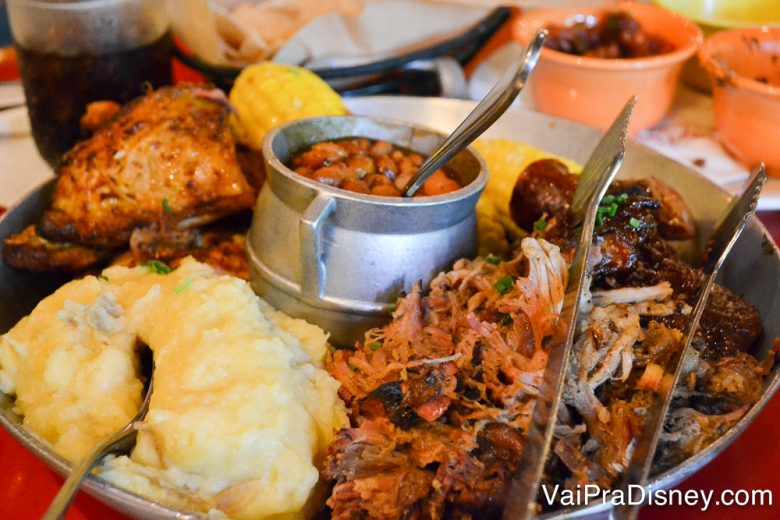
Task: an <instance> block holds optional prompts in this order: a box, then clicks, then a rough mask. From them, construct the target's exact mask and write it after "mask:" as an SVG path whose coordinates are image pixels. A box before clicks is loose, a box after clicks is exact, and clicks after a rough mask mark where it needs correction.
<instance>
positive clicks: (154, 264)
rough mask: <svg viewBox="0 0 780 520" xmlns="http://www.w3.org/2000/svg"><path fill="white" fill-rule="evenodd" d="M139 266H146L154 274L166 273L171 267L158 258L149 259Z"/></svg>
mask: <svg viewBox="0 0 780 520" xmlns="http://www.w3.org/2000/svg"><path fill="white" fill-rule="evenodd" d="M141 267H146V268H147V269H149V270H150V271H151V272H153V273H155V274H168V273H170V272H171V268H170V267H168V266H167V265H166V264H165V262H160V261H159V260H149V261H148V262H144V263H142V264H141Z"/></svg>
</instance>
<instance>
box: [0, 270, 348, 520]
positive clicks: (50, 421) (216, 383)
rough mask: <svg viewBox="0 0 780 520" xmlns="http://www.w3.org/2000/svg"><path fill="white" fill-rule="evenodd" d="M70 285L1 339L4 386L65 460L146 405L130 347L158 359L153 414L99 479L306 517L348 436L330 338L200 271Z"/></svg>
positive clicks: (111, 276)
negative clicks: (126, 453)
mask: <svg viewBox="0 0 780 520" xmlns="http://www.w3.org/2000/svg"><path fill="white" fill-rule="evenodd" d="M103 275H104V276H105V278H107V280H106V279H102V280H99V279H97V278H95V277H87V278H85V279H83V280H78V281H74V282H71V283H69V284H67V285H66V286H64V287H63V288H62V289H60V290H59V291H57V292H56V293H55V294H54V295H52V296H50V297H49V298H47V299H45V300H44V301H43V302H41V304H39V306H38V307H37V308H36V309H35V310H34V311H33V313H32V314H31V315H30V316H29V317H27V318H25V319H24V320H22V321H21V322H20V323H19V324H18V325H17V326H16V327H14V329H12V330H11V331H10V332H9V333H8V334H6V335H5V336H4V337H3V338H2V339H0V385H2V386H1V387H0V388H1V389H2V390H3V391H4V392H7V393H15V394H16V396H17V401H16V404H17V408H18V410H19V412H20V413H21V414H23V415H24V417H25V425H26V426H27V427H28V428H29V429H30V430H32V431H34V432H35V433H37V434H39V435H41V436H42V437H44V438H45V439H46V440H48V441H49V442H51V443H52V444H53V445H54V447H55V449H56V450H57V451H58V452H59V453H61V454H63V455H64V456H66V457H68V458H70V459H76V458H78V457H80V456H82V455H83V454H84V453H85V452H86V451H87V450H88V449H89V448H90V447H91V446H93V445H94V444H95V443H96V442H97V440H98V439H100V437H102V436H103V435H105V434H106V433H108V432H111V431H114V430H117V429H119V428H121V427H122V426H123V425H124V424H125V423H126V422H128V421H129V420H130V418H132V416H133V415H134V413H135V411H136V410H137V409H138V406H139V404H140V400H141V392H142V385H141V383H140V381H139V379H138V375H137V374H138V367H137V363H138V362H137V360H136V344H137V343H138V342H142V343H145V344H147V345H149V346H150V347H151V349H152V351H153V352H154V359H155V382H154V393H153V394H152V400H151V405H150V409H149V413H148V415H147V417H146V419H145V420H144V421H143V423H142V424H141V425H140V427H139V435H138V443H137V446H136V448H135V450H134V451H133V453H132V454H131V456H130V457H129V458H128V457H119V458H115V459H111V460H109V461H108V462H107V463H106V464H104V466H103V467H102V468H101V476H103V477H104V478H106V479H108V480H110V481H113V482H114V483H117V484H119V485H121V486H124V487H128V488H130V489H131V490H133V491H135V492H137V493H140V494H145V495H151V496H152V497H154V498H156V499H158V500H161V501H164V502H167V503H169V504H172V505H174V506H178V507H185V508H188V509H195V510H199V511H210V510H215V511H214V512H217V511H219V512H222V513H224V514H225V515H227V516H230V517H234V518H265V517H269V516H273V515H281V516H293V517H295V516H301V515H302V514H303V513H304V512H306V511H308V510H309V509H308V508H310V507H312V504H311V501H310V499H311V497H312V496H313V494H314V490H315V487H316V484H317V482H318V478H319V473H318V470H317V468H316V465H315V464H316V463H317V462H318V461H319V460H321V458H322V456H323V453H324V450H325V449H326V447H327V446H328V444H329V443H330V441H331V438H332V435H333V433H334V431H335V430H337V429H339V428H341V427H342V426H344V425H346V422H347V419H346V413H345V409H344V405H343V403H342V402H341V401H340V400H339V399H338V397H337V390H338V386H339V385H338V383H337V382H336V381H335V380H334V379H332V378H331V377H330V376H329V375H328V374H327V372H325V371H324V369H323V359H324V357H325V354H326V348H327V344H326V340H327V337H326V335H325V334H324V333H323V332H322V330H320V329H319V328H317V327H315V326H313V325H310V324H308V323H306V322H304V321H302V320H295V319H293V318H290V317H288V316H285V315H283V314H282V313H279V312H277V311H275V310H273V309H271V308H270V307H269V306H268V305H267V304H266V303H265V302H263V301H262V300H260V299H259V298H258V297H257V296H255V295H254V293H252V291H251V289H250V288H249V286H248V285H247V284H246V283H245V282H243V281H241V280H239V279H237V278H232V277H228V276H218V275H216V274H215V273H214V271H213V269H211V268H210V267H208V266H206V265H203V264H199V263H197V262H195V261H194V260H191V259H188V260H185V261H184V262H183V263H182V265H181V266H180V267H179V268H178V269H176V270H175V271H173V272H172V273H170V274H167V275H160V274H155V273H152V272H151V271H150V270H149V269H146V268H143V267H139V268H134V269H129V268H124V267H113V268H110V269H107V270H106V271H104V273H103Z"/></svg>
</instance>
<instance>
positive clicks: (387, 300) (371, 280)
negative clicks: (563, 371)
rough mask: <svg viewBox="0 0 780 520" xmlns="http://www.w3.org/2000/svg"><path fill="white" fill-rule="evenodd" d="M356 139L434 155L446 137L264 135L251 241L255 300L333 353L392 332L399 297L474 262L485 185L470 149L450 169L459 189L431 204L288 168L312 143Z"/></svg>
mask: <svg viewBox="0 0 780 520" xmlns="http://www.w3.org/2000/svg"><path fill="white" fill-rule="evenodd" d="M355 137H364V138H368V139H376V140H385V141H389V142H391V143H393V144H395V145H396V146H400V147H404V148H407V149H410V150H414V151H415V152H418V153H420V154H422V155H428V154H430V153H431V152H432V151H434V150H435V149H436V148H437V147H438V146H439V145H440V144H441V143H442V141H443V140H444V139H445V137H446V136H445V135H443V134H440V133H437V132H434V131H432V130H428V129H426V128H422V127H419V126H412V125H409V124H408V123H402V122H394V121H389V120H382V119H376V118H370V117H363V116H331V117H318V118H312V119H305V120H301V121H295V122H292V123H289V124H286V125H283V126H280V127H278V128H276V129H274V130H272V131H270V132H268V134H266V137H265V139H264V140H263V155H264V159H265V167H266V173H267V180H266V182H265V184H264V186H263V189H262V190H261V192H260V195H259V197H258V200H257V203H256V207H255V213H254V217H253V221H252V227H251V229H250V231H249V235H248V237H247V252H248V254H249V262H250V271H251V276H252V287H253V288H254V290H255V291H256V292H257V293H258V294H259V295H260V296H262V297H263V298H265V299H266V300H268V302H269V303H271V304H272V305H274V306H275V307H277V308H278V309H280V310H282V311H284V312H286V313H288V314H290V315H291V316H295V317H298V318H304V319H306V320H308V321H310V322H312V323H315V324H317V325H319V326H320V327H322V328H323V329H325V330H326V331H328V332H329V333H330V334H331V341H332V342H333V343H334V344H336V345H352V344H354V342H355V340H357V339H359V338H361V336H362V333H363V332H364V331H365V330H366V329H368V328H370V327H373V326H377V325H380V324H383V323H384V322H386V320H387V319H389V316H390V314H389V311H390V309H391V306H392V304H393V302H394V301H395V299H396V298H397V297H398V296H399V294H401V292H402V291H408V290H410V289H411V287H412V286H413V285H414V284H415V283H417V282H418V281H422V282H423V284H427V283H428V282H429V281H430V280H431V279H432V278H433V277H434V276H435V275H436V274H437V273H439V272H440V271H442V270H445V269H447V268H449V267H450V266H451V265H452V263H453V261H454V260H456V259H458V258H462V257H470V256H474V255H475V254H476V249H477V247H476V243H477V240H476V239H477V235H476V233H477V228H476V210H475V206H476V203H477V200H478V199H479V196H480V194H481V193H482V190H483V189H484V188H485V184H486V183H487V170H486V167H485V164H484V162H483V161H482V159H481V158H480V157H479V156H478V155H477V153H476V152H474V151H473V150H471V149H466V150H464V151H463V152H461V153H460V154H458V155H457V156H455V158H453V160H452V161H450V162H449V163H448V168H449V171H450V172H451V173H452V174H454V175H455V176H456V177H457V178H458V180H459V181H460V182H461V184H462V185H463V187H462V188H460V189H458V190H455V191H453V192H450V193H446V194H444V195H437V196H432V197H415V198H402V197H383V196H376V195H364V194H362V193H354V192H351V191H346V190H342V189H339V188H336V187H332V186H328V185H325V184H321V183H319V182H316V181H314V180H311V179H308V178H306V177H304V176H302V175H299V174H297V173H295V172H294V171H293V170H291V169H290V168H288V167H287V164H289V162H290V160H291V158H292V157H293V155H294V154H295V153H297V152H300V151H304V150H306V149H308V148H309V147H311V146H312V145H314V144H316V143H320V142H323V141H333V140H338V139H344V138H355Z"/></svg>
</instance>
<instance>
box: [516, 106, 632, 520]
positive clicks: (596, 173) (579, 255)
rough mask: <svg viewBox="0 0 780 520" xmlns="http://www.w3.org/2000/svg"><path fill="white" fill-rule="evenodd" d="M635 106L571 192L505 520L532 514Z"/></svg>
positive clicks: (594, 155) (625, 111) (612, 131)
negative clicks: (601, 212)
mask: <svg viewBox="0 0 780 520" xmlns="http://www.w3.org/2000/svg"><path fill="white" fill-rule="evenodd" d="M635 104H636V97H632V98H631V99H630V100H629V101H628V103H626V106H625V107H624V108H623V111H622V112H621V113H620V115H619V116H618V117H617V119H615V122H614V123H612V126H611V127H610V128H609V130H607V133H606V134H604V137H602V138H601V141H599V144H598V145H597V146H596V148H595V149H594V150H593V153H592V154H591V156H590V158H589V159H588V161H587V162H586V163H585V166H584V168H583V169H582V173H581V174H580V179H579V183H578V184H577V189H576V191H575V192H574V200H573V201H572V206H571V213H572V218H573V222H572V224H573V225H574V226H575V227H580V228H581V231H580V233H579V238H578V240H577V249H576V250H575V253H574V260H573V262H572V264H571V267H570V275H569V283H568V285H567V287H566V292H565V293H564V297H563V306H562V308H561V313H560V315H559V317H558V321H557V325H556V327H555V332H554V333H553V336H552V338H551V341H550V343H549V355H548V360H547V366H546V368H545V369H544V375H543V377H542V382H541V386H540V388H539V395H538V396H537V399H536V404H535V406H534V412H533V415H532V416H531V424H530V426H529V428H528V435H527V437H526V441H525V445H524V446H523V452H522V455H521V457H520V463H519V466H518V470H517V472H516V473H515V476H514V477H513V479H512V483H511V484H510V487H509V492H508V495H507V497H506V504H505V506H504V516H503V517H504V519H507V520H508V519H512V520H515V519H525V518H532V517H533V516H534V515H535V514H536V497H537V494H538V490H539V484H540V482H541V480H542V474H543V470H544V465H545V462H546V461H547V457H548V455H549V451H550V445H551V443H552V436H553V430H554V429H555V422H556V418H557V417H558V409H559V408H560V404H561V399H562V397H563V384H564V381H565V379H566V372H567V364H568V360H569V357H570V353H571V349H572V343H573V342H574V330H575V328H576V324H577V322H578V315H579V307H580V302H581V300H582V296H583V289H584V285H585V284H586V283H588V280H589V277H588V276H587V271H588V266H587V265H586V264H587V261H588V253H589V252H590V249H591V242H592V241H593V232H594V229H595V227H596V213H597V210H598V206H599V203H600V202H601V199H602V197H604V195H605V193H606V192H607V188H608V187H609V185H610V183H611V182H612V179H614V178H615V174H617V171H618V170H619V169H620V166H621V164H622V163H623V156H624V155H625V142H626V134H627V133H628V123H629V120H630V119H631V111H632V110H633V108H634V105H635Z"/></svg>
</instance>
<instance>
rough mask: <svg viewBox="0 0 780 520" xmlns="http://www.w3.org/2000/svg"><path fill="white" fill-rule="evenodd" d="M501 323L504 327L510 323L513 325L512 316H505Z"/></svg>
mask: <svg viewBox="0 0 780 520" xmlns="http://www.w3.org/2000/svg"><path fill="white" fill-rule="evenodd" d="M501 323H502V324H503V325H509V324H510V323H512V316H510V315H509V314H504V317H503V318H501Z"/></svg>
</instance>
